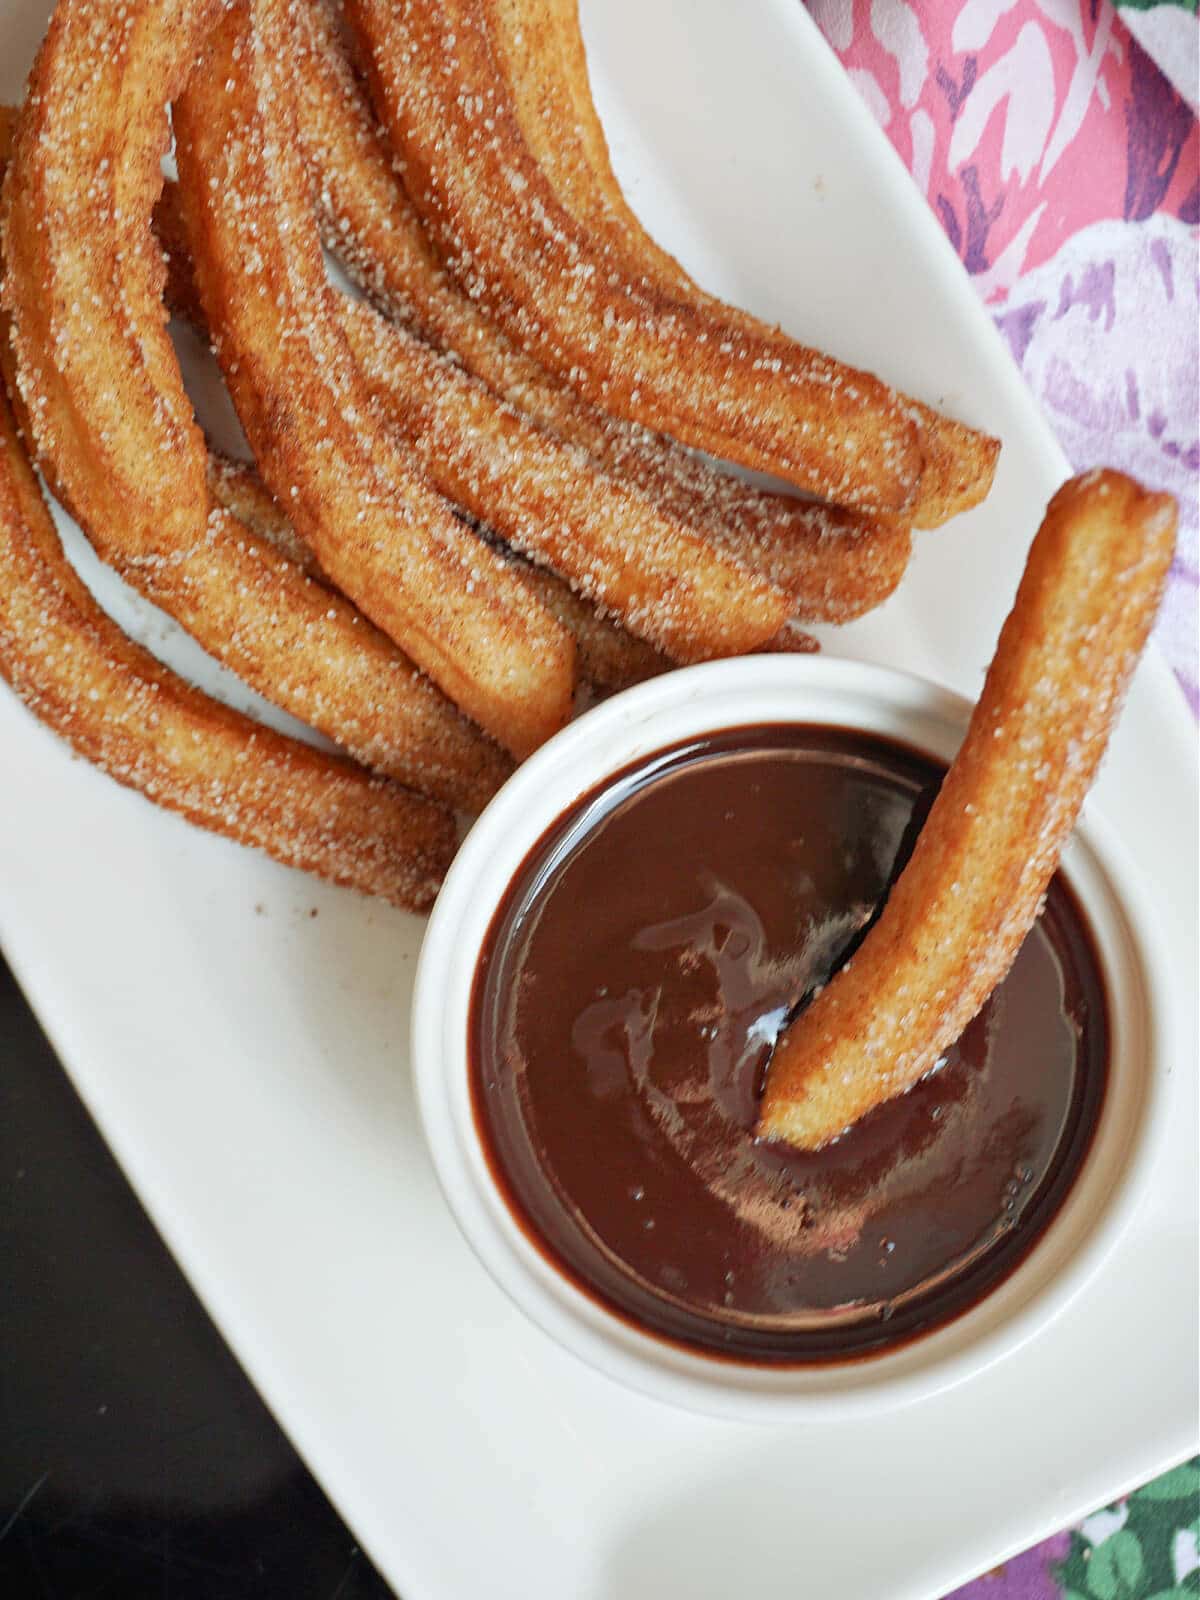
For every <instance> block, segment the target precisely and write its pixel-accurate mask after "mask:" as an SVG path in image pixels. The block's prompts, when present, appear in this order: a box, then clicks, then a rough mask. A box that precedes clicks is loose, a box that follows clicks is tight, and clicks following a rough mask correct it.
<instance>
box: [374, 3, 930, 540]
mask: <svg viewBox="0 0 1200 1600" xmlns="http://www.w3.org/2000/svg"><path fill="white" fill-rule="evenodd" d="M347 15H348V17H349V19H350V21H351V24H352V26H353V28H354V30H355V32H356V34H357V35H358V36H359V38H360V39H361V41H362V43H363V45H364V49H365V52H366V55H367V58H368V60H369V64H370V74H371V80H372V87H373V90H374V94H375V100H376V104H377V105H378V106H379V108H380V111H381V113H382V115H383V117H384V121H385V123H386V125H387V127H388V131H389V134H390V136H391V139H392V143H393V145H394V147H395V149H396V150H397V152H398V154H399V155H400V157H401V159H402V160H403V162H404V168H405V177H406V183H407V186H408V189H409V193H410V196H411V197H412V198H413V200H414V202H415V203H416V205H417V207H418V209H419V210H421V212H422V214H423V216H424V217H425V220H426V222H427V224H428V225H429V227H430V229H431V231H432V232H433V234H434V237H435V239H436V241H437V243H438V246H439V248H440V250H441V251H442V253H443V255H444V257H445V259H446V262H447V264H448V265H449V267H450V269H451V271H452V272H454V273H455V274H456V276H458V277H459V279H460V281H461V282H462V283H463V284H464V285H465V286H466V287H467V288H468V290H469V292H470V293H471V294H472V295H473V296H474V297H476V298H478V299H480V301H481V302H482V303H484V304H486V306H487V308H488V310H489V311H490V312H491V313H492V314H493V315H494V316H495V317H496V318H497V319H498V320H499V321H500V323H501V325H502V326H504V327H505V329H506V331H508V332H509V333H510V334H511V335H512V336H513V337H515V338H516V339H517V341H518V342H520V343H522V344H524V345H525V347H526V348H527V349H529V350H530V351H532V352H533V353H535V354H536V355H537V357H538V359H539V360H540V361H542V362H543V363H544V364H545V365H547V366H549V367H551V368H552V369H553V370H555V371H556V372H558V373H559V374H560V375H563V376H566V377H568V378H569V380H570V382H571V383H572V384H573V385H574V386H575V387H576V388H578V389H580V390H581V391H582V392H584V393H586V394H588V395H589V397H590V398H592V399H594V400H596V401H597V402H599V403H600V404H602V405H604V406H605V408H606V409H609V410H613V411H616V412H618V413H619V414H621V415H623V416H627V417H632V418H633V419H635V420H638V421H641V422H644V423H646V424H648V425H650V426H652V427H655V428H659V429H662V430H664V431H667V432H670V433H672V434H674V435H675V436H676V437H677V438H681V439H684V440H685V441H686V442H688V443H690V444H693V445H697V446H699V447H701V448H703V449H705V450H707V451H709V452H710V453H712V454H716V455H721V456H725V457H727V458H728V459H731V460H736V461H739V462H741V463H742V464H743V465H747V466H752V467H756V468H759V469H761V470H765V471H769V472H773V473H775V474H776V475H778V476H781V477H787V478H790V479H791V480H792V481H793V482H796V483H797V484H799V485H800V486H801V487H804V488H807V489H810V490H813V491H814V492H816V493H819V494H822V495H825V496H826V497H828V498H831V499H835V500H838V501H841V502H843V503H846V504H852V505H857V506H860V507H862V508H865V509H868V510H873V511H881V512H887V513H893V514H911V515H915V516H918V517H919V516H920V515H921V514H922V510H923V495H922V490H921V475H922V470H923V466H924V461H923V455H922V450H921V446H920V438H919V433H920V430H919V428H918V427H917V426H916V425H915V423H914V422H913V419H912V415H911V402H908V401H906V400H905V399H904V398H903V397H900V396H896V395H894V394H893V393H892V392H891V391H889V390H887V389H886V387H885V386H884V385H882V384H881V383H880V382H879V381H878V380H877V379H875V378H873V377H872V376H871V375H870V374H865V373H859V372H856V371H853V370H852V369H849V368H846V367H844V366H842V365H840V364H839V363H837V362H835V361H833V360H831V359H830V358H829V357H826V356H823V355H821V354H819V353H817V352H814V351H811V350H807V349H805V348H803V347H802V346H799V345H797V344H795V343H794V342H791V341H789V342H787V343H786V344H781V343H780V341H779V340H778V338H777V337H772V336H771V335H770V333H769V330H762V329H757V327H756V328H755V331H753V332H751V331H748V330H746V329H745V328H742V327H739V326H735V325H734V324H733V323H732V322H731V321H730V320H729V319H728V318H722V317H719V316H716V315H714V314H712V313H711V312H710V311H709V310H708V309H707V308H706V307H704V306H701V305H698V304H690V303H684V302H682V301H680V300H679V299H678V298H677V297H675V296H669V295H666V294H664V293H662V292H661V290H660V288H659V286H657V285H645V284H636V283H634V282H632V281H631V280H630V276H629V274H628V272H627V270H626V268H625V264H624V263H623V261H622V260H621V258H620V256H619V254H617V253H615V252H614V251H612V250H611V248H607V241H605V240H599V241H597V240H595V239H594V238H593V237H592V235H591V234H590V233H589V231H588V230H587V229H585V228H583V227H581V226H580V225H579V223H578V222H577V221H576V220H575V218H574V217H573V216H571V214H570V213H569V212H568V211H567V210H566V209H565V208H564V207H563V206H562V205H561V203H560V202H559V200H558V198H557V196H556V195H555V193H554V190H553V188H552V187H551V185H550V184H549V183H548V182H547V180H546V178H545V175H544V174H543V173H542V172H541V170H540V169H539V167H538V165H537V163H536V161H535V160H534V158H533V156H532V154H531V153H530V151H529V148H528V146H527V145H526V144H525V142H524V140H523V139H522V137H521V132H520V127H519V123H518V120H517V118H516V116H515V114H514V112H513V108H512V103H511V93H510V90H509V87H508V85H507V83H506V81H505V78H504V75H503V73H502V71H501V70H500V67H499V64H498V62H497V59H496V55H495V52H494V49H493V38H492V35H491V25H492V16H491V11H490V8H489V6H488V5H487V4H486V3H484V0H449V3H444V4H443V3H440V0H407V3H405V4H403V5H400V4H398V3H397V0H352V3H351V4H350V5H348V7H347ZM447 91H449V92H447Z"/></svg>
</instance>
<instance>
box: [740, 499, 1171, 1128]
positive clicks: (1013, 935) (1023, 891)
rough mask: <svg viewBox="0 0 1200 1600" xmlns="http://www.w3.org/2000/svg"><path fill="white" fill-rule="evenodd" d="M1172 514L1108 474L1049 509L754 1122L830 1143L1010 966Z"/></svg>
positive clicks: (928, 1053)
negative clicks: (932, 772) (981, 669)
mask: <svg viewBox="0 0 1200 1600" xmlns="http://www.w3.org/2000/svg"><path fill="white" fill-rule="evenodd" d="M1175 524H1176V510H1175V504H1174V501H1173V500H1172V499H1171V498H1170V496H1168V495H1161V494H1150V493H1148V492H1146V491H1145V490H1143V489H1141V488H1140V487H1139V486H1138V485H1137V484H1136V483H1134V482H1133V481H1132V480H1131V479H1129V478H1126V477H1123V476H1121V474H1119V473H1116V472H1090V473H1088V474H1086V476H1084V477H1082V478H1076V479H1073V480H1072V481H1071V482H1070V483H1068V484H1066V485H1065V486H1064V487H1063V488H1062V489H1060V490H1059V492H1058V493H1057V494H1056V495H1055V497H1054V499H1053V500H1052V501H1051V502H1050V506H1049V509H1048V510H1047V513H1046V518H1045V521H1044V522H1043V523H1042V526H1041V529H1040V531H1039V532H1038V534H1037V537H1036V538H1035V539H1034V542H1033V546H1032V548H1031V550H1030V553H1029V558H1028V561H1027V563H1026V567H1025V573H1024V576H1023V578H1022V579H1021V584H1020V588H1019V589H1018V592H1017V598H1016V602H1015V604H1014V606H1013V609H1012V611H1011V612H1010V614H1009V617H1008V620H1007V622H1006V623H1005V625H1004V629H1003V631H1002V633H1001V635H1000V642H999V644H998V646H997V649H996V654H995V657H994V659H993V661H992V665H991V667H990V669H989V671H988V675H987V681H986V683H985V684H984V689H983V694H982V696H981V697H980V700H979V703H978V705H977V706H976V707H975V711H974V713H973V715H972V717H971V722H970V726H969V728H968V730H967V735H966V738H965V739H964V741H963V744H962V748H961V749H960V750H959V752H958V755H957V756H956V757H955V759H954V762H953V765H952V766H951V768H950V770H949V772H948V773H947V775H946V779H945V782H944V783H943V784H942V787H941V790H940V792H939V794H938V797H937V799H936V800H935V802H934V804H933V807H932V810H931V811H930V813H929V817H928V819H927V821H926V822H925V824H924V826H923V828H922V829H921V833H920V835H919V837H918V840H917V843H916V847H915V849H914V851H913V854H912V857H911V859H910V860H909V862H908V864H907V866H905V868H904V869H903V871H902V872H901V873H900V876H899V877H898V878H897V880H896V882H895V884H894V885H893V887H892V890H891V893H890V894H889V896H888V899H887V902H886V904H885V905H884V908H883V911H882V913H881V914H880V916H879V920H878V921H877V922H876V923H875V924H874V926H873V927H872V928H871V929H870V931H869V932H868V934H867V935H866V938H865V939H864V940H863V942H862V944H861V946H860V947H859V948H858V949H857V950H855V952H854V954H853V956H852V958H851V959H850V960H849V961H847V962H846V963H845V964H844V965H843V966H842V968H841V969H840V971H838V972H837V973H835V975H834V976H833V978H832V979H831V980H830V982H829V984H828V985H827V986H826V987H825V988H824V989H823V990H822V991H821V992H820V993H819V994H818V995H817V996H816V998H815V999H814V1000H813V1001H812V1002H811V1004H810V1005H809V1006H808V1007H807V1009H806V1010H804V1011H803V1012H802V1013H801V1014H800V1015H799V1016H798V1017H797V1018H796V1020H795V1021H794V1022H793V1023H792V1024H791V1026H790V1027H789V1028H788V1030H787V1031H786V1033H785V1034H784V1035H783V1036H782V1037H781V1038H780V1040H779V1043H778V1044H777V1046H776V1048H775V1052H774V1055H773V1056H772V1059H771V1062H770V1065H769V1067H768V1072H767V1079H766V1087H765V1091H764V1095H763V1101H762V1107H761V1112H760V1117H759V1132H760V1133H761V1134H762V1135H763V1136H764V1137H766V1138H771V1139H784V1140H787V1141H788V1142H789V1143H791V1144H795V1145H799V1146H801V1147H803V1148H816V1147H819V1146H820V1145H822V1144H825V1143H827V1142H828V1141H829V1140H831V1139H834V1138H836V1137H837V1136H838V1135H839V1134H840V1133H841V1132H842V1131H843V1129H845V1128H846V1127H848V1126H849V1125H850V1124H851V1123H854V1122H856V1121H857V1120H858V1119H859V1118H860V1117H862V1116H864V1115H865V1114H866V1113H867V1112H868V1111H870V1110H872V1109H873V1108H874V1107H875V1106H877V1105H880V1104H882V1103H883V1102H884V1101H885V1100H890V1099H892V1098H894V1097H895V1096H896V1095H899V1094H902V1093H903V1092H904V1091H905V1090H906V1089H908V1088H910V1087H911V1086H912V1085H913V1084H914V1083H916V1082H917V1080H918V1079H919V1078H922V1077H924V1076H925V1074H926V1073H928V1072H931V1071H933V1070H934V1069H935V1068H936V1067H937V1065H938V1061H939V1058H940V1056H941V1053H942V1051H944V1050H945V1049H946V1047H947V1046H948V1045H950V1044H952V1043H953V1042H954V1040H955V1039H957V1038H958V1037H959V1035H960V1034H961V1033H962V1031H963V1029H964V1028H965V1027H966V1025H967V1023H968V1022H970V1020H971V1018H972V1017H974V1016H975V1014H976V1013H977V1012H978V1010H979V1008H980V1007H981V1006H982V1005H983V1003H984V1001H985V1000H986V999H987V997H988V996H989V995H990V994H991V992H992V990H993V989H994V988H995V987H996V985H997V984H998V983H999V982H1000V980H1001V979H1002V978H1003V977H1004V975H1005V974H1006V973H1007V971H1008V969H1009V967H1010V966H1011V965H1012V962H1013V960H1014V958H1015V957H1016V954H1017V951H1018V949H1019V948H1020V946H1021V942H1022V940H1023V939H1024V938H1025V935H1026V934H1027V933H1028V931H1029V929H1030V927H1031V926H1032V925H1033V923H1034V921H1035V919H1036V918H1037V915H1038V912H1039V911H1040V909H1041V905H1042V899H1043V896H1044V895H1045V891H1046V886H1047V884H1048V883H1049V881H1050V879H1051V877H1052V876H1053V873H1054V871H1055V869H1056V867H1057V865H1058V861H1059V856H1060V854H1061V852H1062V849H1063V846H1064V845H1065V844H1066V841H1067V838H1068V836H1069V834H1070V832H1071V830H1072V828H1073V827H1074V825H1075V819H1076V817H1077V816H1078V814H1079V810H1080V807H1081V806H1082V804H1083V800H1084V796H1085V795H1086V794H1087V791H1088V789H1089V788H1090V786H1091V783H1092V780H1093V778H1094V776H1095V774H1096V769H1097V767H1098V766H1099V763H1100V759H1101V757H1102V756H1103V754H1104V750H1105V747H1106V746H1107V744H1108V739H1109V735H1110V733H1111V731H1112V727H1113V724H1114V722H1115V719H1116V717H1117V714H1118V712H1119V710H1120V706H1121V702H1122V699H1123V697H1124V694H1125V690H1126V688H1127V686H1128V683H1129V679H1130V677H1131V675H1132V673H1133V669H1134V667H1135V666H1136V664H1137V661H1138V657H1139V656H1140V654H1141V651H1142V648H1143V646H1144V645H1145V642H1146V639H1147V637H1148V635H1149V632H1150V627H1151V625H1152V623H1153V621H1154V616H1155V613H1156V611H1157V609H1158V603H1159V599H1160V598H1161V595H1162V589H1163V585H1164V583H1165V581H1166V575H1167V569H1168V567H1169V566H1170V562H1171V556H1172V553H1173V551H1174V546H1175Z"/></svg>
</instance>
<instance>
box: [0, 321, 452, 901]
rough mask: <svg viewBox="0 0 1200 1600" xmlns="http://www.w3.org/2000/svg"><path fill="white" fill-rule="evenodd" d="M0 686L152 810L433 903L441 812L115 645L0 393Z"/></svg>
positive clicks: (310, 868)
mask: <svg viewBox="0 0 1200 1600" xmlns="http://www.w3.org/2000/svg"><path fill="white" fill-rule="evenodd" d="M6 332H7V330H6V329H5V328H3V326H0V336H2V335H3V334H4V333H6ZM0 678H3V679H5V680H7V682H8V683H9V685H10V686H11V688H12V689H13V691H14V692H15V693H16V695H17V696H18V698H19V699H20V700H22V701H23V702H24V704H25V705H26V706H27V707H28V708H29V710H30V711H31V712H32V713H33V714H34V715H35V716H36V717H37V718H38V719H39V720H40V721H41V722H43V723H45V724H46V726H47V727H49V728H51V729H52V730H53V731H54V732H55V733H56V734H58V735H59V736H60V737H61V738H62V739H64V740H65V741H66V742H67V743H68V744H69V745H70V746H71V747H72V748H73V749H74V750H75V751H77V752H78V753H79V754H80V755H82V756H84V757H85V758H86V759H87V760H89V761H91V762H93V763H94V764H95V765H96V766H98V767H99V768H100V769H101V770H102V771H103V772H105V773H107V774H108V775H109V776H110V777H112V778H115V779H116V781H117V782H118V783H121V784H124V785H125V786H126V787H128V788H131V789H136V790H138V791H139V792H140V793H142V794H144V795H145V796H146V797H147V798H148V799H150V800H153V801H154V802H155V803H156V804H157V805H160V806H164V807H166V808H167V809H168V810H172V811H177V812H179V813H181V814H182V815H183V816H185V817H186V818H187V819H188V820H189V821H191V822H194V823H196V824H197V825H199V826H200V827H202V828H206V829H209V830H210V831H212V832H214V833H219V834H224V835H225V836H226V837H228V838H231V839H234V840H237V841H238V842H240V843H242V844H248V845H252V846H255V847H257V848H258V849H260V850H263V851H265V852H266V853H267V854H268V855H270V856H273V857H274V858H275V859H276V860H278V861H281V862H283V863H284V864H285V865H287V866H294V867H299V868H301V869H303V870H304V871H307V872H312V873H315V874H317V875H318V876H320V877H324V878H328V879H330V880H332V881H333V882H335V883H340V884H344V885H347V886H349V887H351V888H355V889H360V890H362V891H363V892H365V893H368V894H377V895H382V896H383V897H385V898H386V899H388V900H391V901H392V902H393V903H394V904H396V905H398V906H402V907H405V908H407V909H410V910H425V909H427V908H428V906H429V905H430V904H431V903H432V901H433V898H434V896H435V894H436V893H437V888H438V885H439V883H440V882H441V879H442V876H443V875H444V873H445V870H446V868H447V867H448V866H449V864H450V859H451V857H452V856H453V853H454V846H455V828H454V821H453V818H452V817H451V815H450V813H449V812H448V811H446V810H444V809H443V808H442V807H441V806H439V805H435V804H434V803H433V802H431V801H428V800H423V799H421V798H420V797H419V796H417V795H415V794H412V793H410V792H409V791H408V790H405V789H402V788H400V787H398V786H397V785H396V784H393V783H389V782H387V781H385V780H384V779H381V778H377V777H373V776H372V775H371V774H370V773H367V772H364V771H363V770H362V769H361V768H360V767H356V766H354V765H353V764H352V763H351V762H349V761H347V760H345V759H344V758H342V757H340V756H334V755H327V754H325V753H324V752H322V751H318V750H314V749H311V748H310V747H309V746H307V745H302V744H298V743H297V742H296V741H295V740H292V739H288V738H285V737H284V736H283V735H282V734H278V733H275V732H274V731H273V730H272V729H270V728H265V727H261V726H259V725H258V724H256V723H253V722H251V721H250V720H249V719H248V718H247V717H244V716H242V715H241V714H240V713H238V712H235V711H231V710H230V709H229V708H228V707H226V706H223V705H220V704H218V702H217V701H215V700H211V699H209V697H208V696H207V695H204V694H202V693H201V692H200V691H199V690H198V689H194V688H192V687H191V685H189V684H187V683H184V681H183V680H182V679H181V678H178V677H176V675H175V674H174V673H173V672H171V671H169V669H168V668H166V667H164V666H162V665H161V664H160V663H159V662H157V661H156V660H155V659H154V657H153V656H151V655H150V654H149V653H148V652H147V651H146V650H144V649H143V648H142V647H141V646H140V645H137V644H134V642H133V641H132V640H131V639H128V638H127V637H126V636H125V634H123V633H122V632H121V630H120V628H118V626H117V625H116V623H115V622H113V621H112V619H111V618H109V617H108V616H106V615H105V613H104V612H103V611H102V610H101V609H100V607H99V606H98V605H97V604H96V602H95V601H94V600H93V599H92V597H91V595H90V594H89V593H88V591H87V589H86V588H85V587H84V585H83V583H82V581H81V580H80V579H79V577H78V576H77V575H76V573H75V570H74V568H73V567H72V566H71V564H70V563H69V562H68V560H67V558H66V556H65V554H64V553H63V549H62V545H61V544H60V542H59V539H58V535H57V533H56V531H55V528H54V524H53V522H52V521H51V518H50V513H49V510H48V509H47V506H46V503H45V501H44V500H43V498H42V495H41V492H40V490H39V488H38V484H37V479H36V478H35V477H34V474H33V469H32V467H31V466H30V464H29V461H28V459H27V457H26V455H25V451H24V449H23V448H22V446H21V443H20V441H19V440H18V437H17V431H16V425H15V423H14V421H13V417H12V413H11V411H10V410H9V406H8V402H7V399H6V398H5V394H4V390H3V387H2V386H0Z"/></svg>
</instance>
